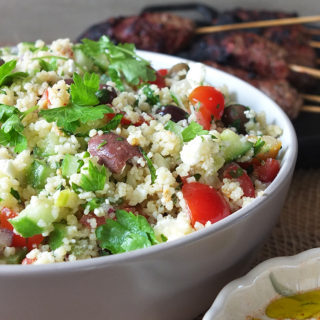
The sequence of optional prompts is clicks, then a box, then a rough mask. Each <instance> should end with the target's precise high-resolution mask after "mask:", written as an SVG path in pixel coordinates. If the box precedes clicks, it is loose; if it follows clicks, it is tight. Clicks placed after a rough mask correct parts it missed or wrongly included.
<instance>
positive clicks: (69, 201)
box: [54, 189, 79, 208]
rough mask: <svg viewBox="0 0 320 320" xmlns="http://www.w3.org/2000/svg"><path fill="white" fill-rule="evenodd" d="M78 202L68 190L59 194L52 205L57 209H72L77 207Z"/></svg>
mask: <svg viewBox="0 0 320 320" xmlns="http://www.w3.org/2000/svg"><path fill="white" fill-rule="evenodd" d="M78 201H79V198H78V195H77V194H76V193H75V192H73V191H71V190H70V189H65V190H62V191H61V192H60V193H59V196H58V198H57V199H56V201H55V202H54V205H55V206H57V207H67V208H74V207H76V206H77V205H78Z"/></svg>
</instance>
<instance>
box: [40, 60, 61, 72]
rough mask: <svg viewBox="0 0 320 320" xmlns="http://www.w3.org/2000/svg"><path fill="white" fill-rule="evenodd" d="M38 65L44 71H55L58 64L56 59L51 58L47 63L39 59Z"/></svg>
mask: <svg viewBox="0 0 320 320" xmlns="http://www.w3.org/2000/svg"><path fill="white" fill-rule="evenodd" d="M39 64H40V67H41V69H42V70H44V71H57V69H58V64H57V59H56V58H51V59H50V61H49V62H47V61H46V60H44V59H39Z"/></svg>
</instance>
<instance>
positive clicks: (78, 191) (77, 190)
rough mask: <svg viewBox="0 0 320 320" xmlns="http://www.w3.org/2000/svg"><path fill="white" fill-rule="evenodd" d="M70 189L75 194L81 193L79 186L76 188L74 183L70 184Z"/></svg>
mask: <svg viewBox="0 0 320 320" xmlns="http://www.w3.org/2000/svg"><path fill="white" fill-rule="evenodd" d="M71 188H72V190H73V191H74V192H75V193H76V194H79V193H80V192H82V189H81V187H80V186H78V185H77V184H76V183H74V182H72V184H71Z"/></svg>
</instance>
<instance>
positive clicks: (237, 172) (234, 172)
mask: <svg viewBox="0 0 320 320" xmlns="http://www.w3.org/2000/svg"><path fill="white" fill-rule="evenodd" d="M243 173H244V172H243V169H242V168H237V169H233V170H230V171H229V174H230V176H231V177H232V178H233V179H237V178H239V177H241V176H242V175H243Z"/></svg>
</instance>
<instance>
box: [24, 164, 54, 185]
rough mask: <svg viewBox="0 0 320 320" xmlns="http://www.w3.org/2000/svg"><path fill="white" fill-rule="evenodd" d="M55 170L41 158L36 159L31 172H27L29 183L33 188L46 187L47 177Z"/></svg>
mask: <svg viewBox="0 0 320 320" xmlns="http://www.w3.org/2000/svg"><path fill="white" fill-rule="evenodd" d="M53 172H54V170H53V169H51V168H50V167H49V166H48V165H47V164H45V163H44V162H43V161H40V160H34V161H33V163H32V164H31V167H30V169H29V172H28V173H27V183H28V184H30V185H31V186H32V187H33V188H35V189H37V190H41V189H43V188H44V186H45V184H46V182H47V178H48V177H49V176H50V174H51V173H53Z"/></svg>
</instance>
